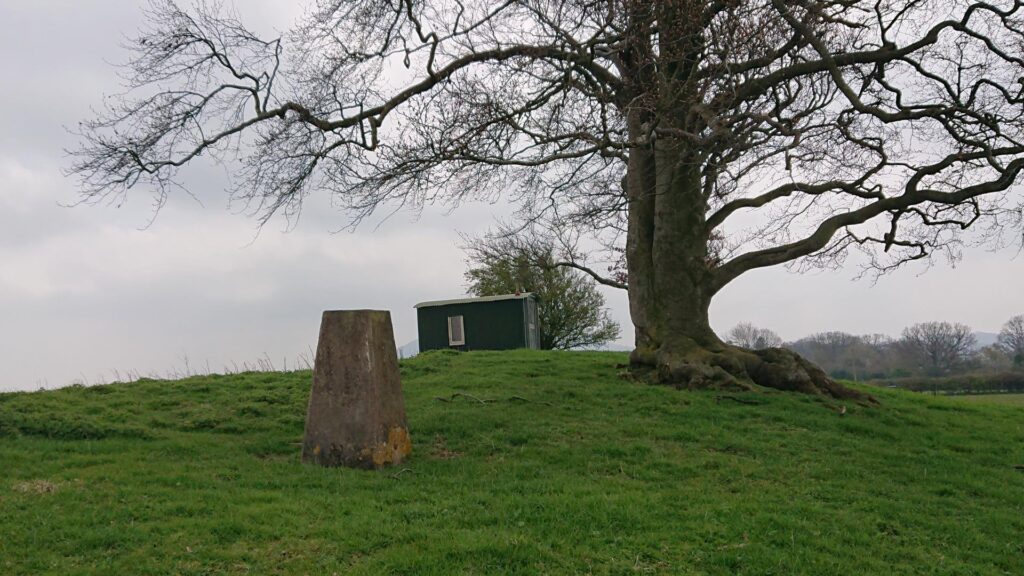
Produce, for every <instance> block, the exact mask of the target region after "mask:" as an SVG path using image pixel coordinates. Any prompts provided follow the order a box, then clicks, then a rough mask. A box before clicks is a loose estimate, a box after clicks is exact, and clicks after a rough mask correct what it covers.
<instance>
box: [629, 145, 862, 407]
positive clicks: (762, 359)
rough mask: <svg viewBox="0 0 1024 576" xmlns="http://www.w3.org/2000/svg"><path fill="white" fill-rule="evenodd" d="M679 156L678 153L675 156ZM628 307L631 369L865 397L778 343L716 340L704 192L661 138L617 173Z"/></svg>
mask: <svg viewBox="0 0 1024 576" xmlns="http://www.w3.org/2000/svg"><path fill="white" fill-rule="evenodd" d="M681 156H682V157H681ZM626 187H627V190H626V192H627V194H628V196H629V199H630V217H629V228H628V233H627V263H628V272H629V287H630V288H629V304H630V313H631V315H632V317H633V323H634V326H635V328H636V349H635V350H634V351H633V353H632V355H631V357H630V359H631V363H632V365H633V366H634V369H635V371H636V372H637V373H639V374H642V375H643V376H644V377H647V378H652V379H655V380H657V381H658V382H661V383H665V384H671V385H674V386H678V387H686V388H723V389H745V390H750V389H756V388H758V387H763V388H773V389H779V390H793V391H800V392H806V393H811V394H824V395H827V396H831V397H833V398H838V399H850V400H855V401H863V402H873V400H872V399H871V397H870V396H868V395H866V394H863V393H861V392H858V391H856V390H852V389H849V388H846V387H844V386H842V385H840V384H838V383H836V382H834V381H833V380H832V379H831V378H829V377H828V375H827V374H825V372H824V371H822V370H821V369H820V368H818V367H817V366H815V365H813V364H812V363H810V362H808V361H807V360H805V359H803V358H801V357H800V356H798V355H797V354H795V353H793V352H791V351H788V350H784V349H781V348H773V349H768V350H756V351H755V350H745V349H742V348H738V347H736V346H732V345H729V344H726V343H724V342H722V340H721V339H719V338H718V336H717V335H716V334H715V332H714V331H713V330H712V329H711V325H710V323H709V319H708V309H709V307H710V305H711V299H712V298H713V297H714V295H715V291H716V290H715V288H714V287H715V286H716V282H715V277H714V273H715V271H714V266H713V262H712V259H711V258H709V255H708V238H709V234H708V233H707V228H706V225H705V221H704V218H705V216H704V215H705V213H706V211H705V200H704V197H703V194H702V190H701V186H700V177H699V172H698V170H697V168H695V166H694V164H693V163H691V162H688V161H687V158H686V157H685V155H681V154H680V153H679V147H678V146H676V145H675V144H674V143H672V142H671V141H668V140H667V139H663V140H659V141H658V142H657V143H656V144H655V145H654V147H653V149H652V150H640V151H634V152H633V153H632V154H631V156H630V163H629V173H628V177H627V180H626Z"/></svg>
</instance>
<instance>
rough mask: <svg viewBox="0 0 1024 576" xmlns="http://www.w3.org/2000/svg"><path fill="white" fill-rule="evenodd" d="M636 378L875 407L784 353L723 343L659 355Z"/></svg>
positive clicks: (637, 369)
mask: <svg viewBox="0 0 1024 576" xmlns="http://www.w3.org/2000/svg"><path fill="white" fill-rule="evenodd" d="M632 372H633V374H634V376H636V377H637V378H641V379H644V380H647V381H655V382H657V383H659V384H667V385H671V386H675V387H677V388H686V389H712V390H727V391H755V390H764V389H772V390H782V391H791V392H802V393H804V394H813V395H820V396H825V397H828V398H833V399H836V400H849V401H853V402H858V403H860V404H865V405H877V404H878V401H877V400H875V399H874V398H873V397H872V396H871V395H869V394H865V393H863V392H861V391H859V390H854V389H852V388H847V387H846V386H843V385H842V384H839V383H838V382H836V381H834V380H832V379H831V378H829V376H828V374H826V373H825V372H824V371H823V370H822V369H821V368H818V367H817V366H815V365H814V364H812V363H811V362H808V361H807V360H805V359H804V358H803V357H801V356H800V355H798V354H796V353H794V352H791V351H789V350H785V349H783V348H768V349H765V350H746V349H743V348H737V347H735V346H729V345H726V344H721V345H718V346H715V347H713V348H692V349H690V350H688V351H686V352H684V353H664V352H662V353H659V355H658V361H657V366H656V367H652V366H650V365H647V364H639V363H634V364H633V367H632Z"/></svg>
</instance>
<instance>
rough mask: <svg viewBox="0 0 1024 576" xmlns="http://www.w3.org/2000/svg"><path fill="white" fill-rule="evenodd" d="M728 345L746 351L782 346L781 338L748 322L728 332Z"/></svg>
mask: <svg viewBox="0 0 1024 576" xmlns="http://www.w3.org/2000/svg"><path fill="white" fill-rule="evenodd" d="M728 342H729V344H732V345H733V346H739V347H740V348H746V349H748V350H764V349H765V348H778V347H779V346H782V338H780V337H779V335H778V334H776V333H775V332H772V331H771V330H769V329H768V328H758V327H757V326H754V325H753V324H751V323H749V322H740V323H739V324H737V325H735V326H733V328H732V330H729V336H728Z"/></svg>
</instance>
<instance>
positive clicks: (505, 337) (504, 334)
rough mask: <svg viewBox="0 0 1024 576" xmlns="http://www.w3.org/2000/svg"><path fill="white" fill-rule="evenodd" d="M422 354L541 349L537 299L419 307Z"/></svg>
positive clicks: (463, 301) (527, 297)
mask: <svg viewBox="0 0 1024 576" xmlns="http://www.w3.org/2000/svg"><path fill="white" fill-rule="evenodd" d="M416 321H417V324H418V326H419V336H420V351H423V350H438V349H444V348H453V349H455V350H512V349H515V348H540V319H539V317H538V315H537V298H536V297H535V296H534V295H533V294H530V293H525V294H507V295H504V296H484V297H482V298H463V299H461V300H438V301H436V302H421V303H419V304H417V305H416Z"/></svg>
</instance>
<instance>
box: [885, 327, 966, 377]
mask: <svg viewBox="0 0 1024 576" xmlns="http://www.w3.org/2000/svg"><path fill="white" fill-rule="evenodd" d="M903 343H904V345H905V346H906V347H907V348H908V349H909V350H911V351H913V352H914V353H916V354H917V355H918V357H919V358H920V359H921V361H922V362H924V363H925V369H926V371H927V372H928V374H929V375H932V376H938V375H941V374H947V373H949V372H951V371H952V370H953V369H954V368H956V367H957V366H958V365H960V364H962V363H963V362H964V361H965V360H967V358H968V357H969V356H970V355H971V352H972V351H973V350H974V348H975V345H976V344H977V340H976V339H975V338H974V334H973V333H972V332H971V328H970V326H967V325H965V324H960V323H950V322H923V323H921V324H914V325H913V326H911V327H909V328H905V329H904V330H903Z"/></svg>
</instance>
